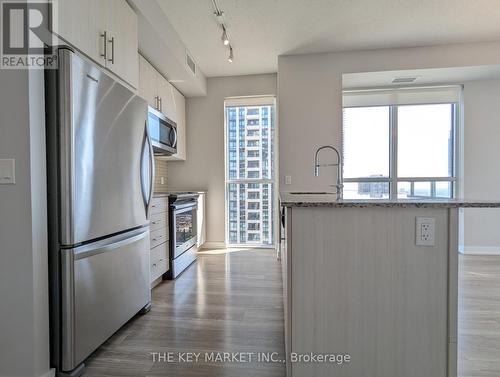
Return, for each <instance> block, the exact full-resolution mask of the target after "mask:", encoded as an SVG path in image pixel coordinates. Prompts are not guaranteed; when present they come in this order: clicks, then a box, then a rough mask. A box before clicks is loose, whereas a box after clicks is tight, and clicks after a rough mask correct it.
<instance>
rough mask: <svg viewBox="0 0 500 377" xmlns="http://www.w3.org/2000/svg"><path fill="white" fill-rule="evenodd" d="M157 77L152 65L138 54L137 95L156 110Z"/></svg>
mask: <svg viewBox="0 0 500 377" xmlns="http://www.w3.org/2000/svg"><path fill="white" fill-rule="evenodd" d="M157 80H158V77H157V72H156V70H155V69H154V67H153V66H152V65H151V64H149V62H148V61H147V60H146V59H144V57H143V56H142V55H139V95H140V96H141V97H142V98H144V99H145V100H146V101H147V102H148V105H149V106H151V107H153V108H155V109H157V110H158V107H159V105H158V81H157Z"/></svg>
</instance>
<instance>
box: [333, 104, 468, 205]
mask: <svg viewBox="0 0 500 377" xmlns="http://www.w3.org/2000/svg"><path fill="white" fill-rule="evenodd" d="M438 104H448V105H451V106H452V112H453V116H452V124H451V127H452V153H453V156H452V159H451V163H452V168H451V172H452V174H451V176H450V177H431V176H429V177H399V176H398V109H399V107H402V106H407V105H403V104H399V105H377V106H343V107H342V113H344V110H345V109H350V108H362V107H389V176H388V177H356V178H344V180H343V182H344V183H375V182H383V183H388V184H389V198H388V199H386V200H397V199H398V183H399V182H409V183H410V185H411V187H412V190H411V191H413V187H414V185H415V183H418V182H430V184H431V195H430V196H412V197H411V198H412V199H432V200H435V199H441V198H442V199H455V198H458V197H460V194H461V193H460V191H459V187H460V184H459V177H458V175H459V171H460V169H459V166H460V153H459V152H460V149H459V145H460V144H459V141H460V140H459V135H460V130H461V122H460V114H461V103H460V102H444V103H443V102H439V103H419V104H418V105H438ZM418 105H417V106H418ZM410 106H412V105H411V104H410ZM342 119H343V117H342ZM344 142H345V139H344V121H343V120H342V145H344ZM342 159H344V148H342ZM437 182H450V185H451V198H444V197H439V196H436V183H437ZM374 200H383V199H374Z"/></svg>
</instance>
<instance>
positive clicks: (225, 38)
mask: <svg viewBox="0 0 500 377" xmlns="http://www.w3.org/2000/svg"><path fill="white" fill-rule="evenodd" d="M221 39H222V43H223V44H224V46H227V45H228V44H229V38H228V37H227V33H226V28H225V27H224V25H222V37H221Z"/></svg>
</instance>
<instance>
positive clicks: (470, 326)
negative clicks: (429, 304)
mask: <svg viewBox="0 0 500 377" xmlns="http://www.w3.org/2000/svg"><path fill="white" fill-rule="evenodd" d="M459 268H460V270H459V302H458V305H459V309H458V321H459V322H458V375H459V377H498V376H500V256H476V255H461V256H460V260H459Z"/></svg>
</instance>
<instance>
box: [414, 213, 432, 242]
mask: <svg viewBox="0 0 500 377" xmlns="http://www.w3.org/2000/svg"><path fill="white" fill-rule="evenodd" d="M435 238H436V219H435V218H433V217H417V218H416V221H415V243H416V245H417V246H434V245H435V244H436V243H435Z"/></svg>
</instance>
